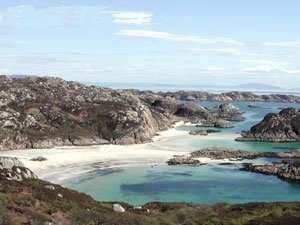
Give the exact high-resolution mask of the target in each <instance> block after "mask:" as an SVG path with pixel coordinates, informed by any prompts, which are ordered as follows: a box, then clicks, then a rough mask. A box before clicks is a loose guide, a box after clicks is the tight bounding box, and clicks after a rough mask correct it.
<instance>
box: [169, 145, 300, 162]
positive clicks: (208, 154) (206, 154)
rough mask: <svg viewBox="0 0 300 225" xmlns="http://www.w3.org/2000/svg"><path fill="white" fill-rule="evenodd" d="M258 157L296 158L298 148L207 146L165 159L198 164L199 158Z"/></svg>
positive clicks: (230, 158) (237, 158) (234, 158)
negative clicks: (241, 148)
mask: <svg viewBox="0 0 300 225" xmlns="http://www.w3.org/2000/svg"><path fill="white" fill-rule="evenodd" d="M260 157H265V158H281V159H287V158H290V159H297V158H300V150H296V151H289V152H279V153H278V152H256V151H246V150H240V149H229V148H223V147H208V148H203V149H201V150H199V151H194V152H191V153H190V154H187V155H180V156H175V157H174V158H173V159H170V160H169V161H167V163H168V164H169V165H177V164H179V165H182V164H193V163H194V164H199V163H200V161H199V158H210V159H217V160H221V159H228V160H230V161H236V160H243V159H256V158H260Z"/></svg>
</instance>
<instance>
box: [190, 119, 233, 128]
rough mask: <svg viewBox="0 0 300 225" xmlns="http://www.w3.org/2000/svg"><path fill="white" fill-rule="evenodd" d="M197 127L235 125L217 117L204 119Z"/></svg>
mask: <svg viewBox="0 0 300 225" xmlns="http://www.w3.org/2000/svg"><path fill="white" fill-rule="evenodd" d="M196 127H215V128H232V127H234V125H233V124H232V123H231V122H229V121H227V120H223V119H217V120H215V121H214V120H203V121H200V122H198V124H197V125H196Z"/></svg>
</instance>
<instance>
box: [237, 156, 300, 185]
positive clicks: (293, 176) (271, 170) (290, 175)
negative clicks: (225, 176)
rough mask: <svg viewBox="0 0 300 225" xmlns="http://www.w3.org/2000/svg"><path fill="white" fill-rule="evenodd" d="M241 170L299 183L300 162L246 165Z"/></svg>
mask: <svg viewBox="0 0 300 225" xmlns="http://www.w3.org/2000/svg"><path fill="white" fill-rule="evenodd" d="M295 162H298V163H295ZM241 170H244V171H250V172H255V173H261V174H265V175H274V176H277V177H278V178H280V179H283V180H287V181H293V182H300V161H299V160H296V161H292V162H286V163H279V164H273V165H252V164H246V165H244V167H243V168H242V169H241Z"/></svg>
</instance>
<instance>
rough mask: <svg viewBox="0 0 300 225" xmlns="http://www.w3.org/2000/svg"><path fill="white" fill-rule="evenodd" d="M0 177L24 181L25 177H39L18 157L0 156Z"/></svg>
mask: <svg viewBox="0 0 300 225" xmlns="http://www.w3.org/2000/svg"><path fill="white" fill-rule="evenodd" d="M0 177H4V178H5V179H6V180H13V181H22V180H24V179H37V178H38V177H37V176H36V175H35V174H34V173H33V172H32V171H31V170H30V169H28V168H25V167H24V164H23V163H22V162H20V161H19V160H18V159H17V158H11V157H0Z"/></svg>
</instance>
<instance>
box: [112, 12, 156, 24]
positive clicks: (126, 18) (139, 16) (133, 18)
mask: <svg viewBox="0 0 300 225" xmlns="http://www.w3.org/2000/svg"><path fill="white" fill-rule="evenodd" d="M112 15H113V16H114V17H115V19H114V20H113V22H114V23H119V24H146V25H147V24H150V23H151V21H152V16H153V15H152V14H151V13H147V12H117V13H112Z"/></svg>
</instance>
